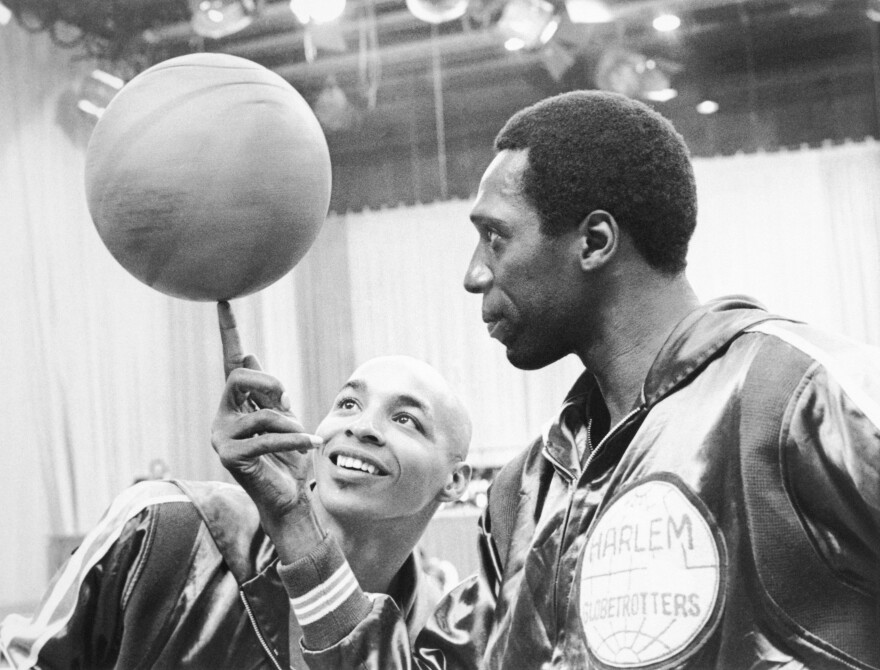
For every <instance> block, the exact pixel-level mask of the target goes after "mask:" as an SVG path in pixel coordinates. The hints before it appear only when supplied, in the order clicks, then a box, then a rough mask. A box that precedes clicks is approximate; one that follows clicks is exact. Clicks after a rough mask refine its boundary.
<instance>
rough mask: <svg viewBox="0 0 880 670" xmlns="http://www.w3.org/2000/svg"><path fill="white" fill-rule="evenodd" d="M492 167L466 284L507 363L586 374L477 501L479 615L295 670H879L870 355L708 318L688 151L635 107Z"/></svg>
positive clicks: (478, 209) (312, 636)
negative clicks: (481, 509)
mask: <svg viewBox="0 0 880 670" xmlns="http://www.w3.org/2000/svg"><path fill="white" fill-rule="evenodd" d="M496 149H497V150H498V154H497V156H496V157H495V159H494V160H493V162H492V164H491V165H490V166H489V167H488V169H487V170H486V173H485V174H484V176H483V179H482V182H481V184H480V188H479V191H478V194H477V198H476V202H475V204H474V207H473V211H472V213H471V219H472V221H473V224H474V226H475V227H476V229H477V232H478V233H479V241H478V243H477V247H476V250H475V252H474V255H473V258H472V259H471V263H470V266H469V268H468V270H467V273H466V276H465V288H466V289H467V290H469V291H471V292H473V293H477V294H480V295H482V300H483V319H484V321H486V323H487V325H488V327H489V333H490V335H491V336H492V337H493V338H495V339H497V340H498V341H499V342H500V343H501V344H502V345H504V347H505V348H506V350H507V357H508V359H509V360H510V362H511V363H512V364H513V365H515V366H517V367H519V368H523V369H536V368H541V367H543V366H545V365H548V364H550V363H552V362H554V361H556V360H558V359H560V358H562V357H563V356H565V355H567V354H570V353H574V354H576V355H577V356H578V357H579V358H580V359H581V361H582V362H583V364H584V367H585V368H586V370H585V372H584V374H583V375H582V376H581V377H580V378H579V379H578V380H577V381H576V382H575V384H574V386H573V387H572V389H571V391H570V392H569V394H568V396H567V397H566V399H565V400H564V402H563V404H562V407H561V409H560V412H559V414H558V415H557V416H556V417H555V419H554V421H552V423H551V424H550V425H549V428H548V429H547V430H546V431H545V433H544V434H543V435H542V436H540V438H538V439H537V440H535V442H533V443H532V445H531V446H530V447H529V448H528V449H526V450H525V451H523V452H522V453H521V454H520V455H518V456H517V457H516V458H514V459H513V461H512V462H510V463H509V464H508V465H507V466H506V467H505V468H504V469H503V470H502V471H501V473H500V474H499V476H498V477H497V478H496V480H495V482H494V484H493V487H492V491H491V494H490V502H489V508H488V510H487V513H486V515H485V517H484V519H483V522H482V528H483V533H484V535H483V538H484V541H483V546H484V547H485V551H484V558H485V561H484V562H485V564H486V566H487V567H488V569H487V576H488V579H489V582H490V585H491V587H492V592H493V595H494V600H493V601H490V602H488V603H487V601H486V600H485V599H484V598H483V593H482V591H481V590H480V589H479V587H478V584H476V583H474V582H472V581H471V582H467V583H465V584H463V585H462V586H461V587H460V588H459V589H457V590H455V591H454V592H453V593H452V594H450V596H449V598H448V599H447V600H446V601H445V602H444V603H443V604H442V605H441V607H440V608H439V609H438V616H437V617H435V621H434V622H433V623H432V625H430V626H429V627H428V628H427V629H426V630H425V631H423V633H422V634H421V635H420V637H419V639H417V641H416V644H415V653H414V655H413V656H412V657H410V656H409V655H408V647H407V644H406V641H405V635H404V630H403V626H402V623H401V622H400V620H399V618H398V617H396V616H395V614H394V613H393V611H391V609H390V608H389V607H388V606H387V604H385V603H382V602H378V601H377V602H374V603H372V607H371V610H370V612H369V613H367V614H362V613H361V612H362V611H363V608H362V609H361V610H360V611H359V612H358V614H357V615H356V616H355V617H353V618H358V619H359V622H358V623H357V624H355V625H351V623H350V622H351V620H352V617H349V616H348V615H347V613H346V612H347V611H348V610H347V609H346V608H345V607H344V608H342V610H340V611H337V612H335V613H334V615H333V616H332V617H331V616H326V617H319V618H317V619H311V620H309V621H308V622H307V623H304V625H303V632H304V637H303V646H304V648H306V649H307V650H308V651H307V660H308V661H309V663H310V667H312V668H328V669H329V668H347V667H358V668H363V667H375V668H392V667H408V666H409V665H410V664H415V665H418V666H419V667H425V668H428V667H430V668H452V667H477V666H478V665H479V666H481V667H486V668H507V669H510V670H520V669H524V668H528V669H532V668H534V669H537V668H651V669H652V670H653V669H656V668H672V667H675V668H692V669H700V670H702V669H705V668H717V669H731V670H733V669H742V668H783V667H784V668H792V669H794V668H803V667H809V668H878V667H880V636H878V635H877V631H878V630H880V570H878V566H880V353H878V352H877V351H876V350H870V349H868V348H866V347H862V346H859V345H857V344H855V343H853V342H850V341H848V340H845V339H843V338H840V337H837V336H833V335H829V334H826V333H821V332H818V331H816V330H815V329H812V328H810V327H808V326H805V325H803V324H799V323H795V322H792V321H790V320H787V319H784V318H782V317H778V316H774V315H772V314H769V313H767V312H766V311H765V310H764V309H763V308H762V307H761V306H760V305H759V304H758V303H757V302H755V301H753V300H750V299H748V298H744V297H733V298H727V299H721V300H716V301H713V302H710V303H708V304H705V305H700V304H699V302H698V300H697V298H696V296H695V294H694V292H693V290H692V289H691V287H690V284H689V283H688V280H687V278H686V276H685V267H686V256H687V247H688V242H689V239H690V237H691V234H692V232H693V230H694V226H695V223H696V191H695V184H694V177H693V171H692V167H691V163H690V159H689V156H688V151H687V148H686V147H685V144H684V142H683V140H682V139H681V137H680V136H679V135H678V134H677V133H676V132H675V130H674V129H673V128H672V126H671V125H670V124H669V123H668V122H667V121H666V120H665V119H663V118H662V117H661V116H660V115H659V114H657V113H655V112H654V111H652V110H650V109H649V108H648V107H646V106H644V105H642V104H640V103H637V102H635V101H632V100H629V99H627V98H624V97H622V96H618V95H613V94H608V93H601V92H574V93H568V94H564V95H561V96H557V97H554V98H550V99H547V100H545V101H542V102H540V103H538V104H536V105H534V106H532V107H530V108H527V109H525V110H523V111H521V112H519V113H518V114H516V115H515V116H513V117H512V118H511V119H510V121H509V122H508V123H507V124H506V125H505V127H504V128H503V129H502V130H501V132H500V134H499V135H498V137H497V139H496ZM768 225H772V222H768ZM755 243H756V244H758V243H760V241H759V240H756V242H755ZM732 261H733V262H736V259H732ZM744 269H745V265H744ZM246 488H248V489H249V491H251V494H252V495H253V496H254V498H255V500H257V504H258V506H259V507H261V508H263V509H264V510H265V513H266V514H267V515H269V516H273V517H274V518H275V523H274V526H273V528H274V531H273V532H278V533H283V528H284V526H285V519H292V518H293V516H294V515H293V514H292V510H291V509H286V510H285V509H281V508H278V507H275V508H274V510H273V509H272V507H273V505H272V501H271V500H269V499H261V497H260V494H259V491H258V490H256V489H255V488H253V487H246ZM297 514H298V515H299V516H298V518H299V519H302V518H303V516H302V509H298V511H297ZM290 525H291V527H293V526H294V524H293V523H291V524H290ZM298 533H299V534H300V535H303V532H302V531H301V530H298ZM305 551H306V549H305V547H303V546H300V547H299V551H298V552H293V553H292V554H289V555H282V556H281V560H282V562H283V563H284V565H283V566H282V568H280V572H281V574H282V577H283V579H284V582H285V585H286V586H287V588H288V591H289V592H290V593H291V595H292V596H293V600H292V602H293V609H294V611H295V612H296V613H299V611H300V609H299V606H298V603H299V602H302V599H303V598H307V597H310V594H313V593H317V592H320V590H321V589H322V588H324V585H325V584H326V580H327V576H326V575H325V574H322V573H320V572H317V573H316V572H315V571H309V569H308V566H309V565H314V564H315V561H316V557H320V560H322V561H328V560H329V558H328V557H330V556H334V555H338V551H337V550H336V549H335V548H334V547H333V545H332V543H329V542H323V543H318V542H316V544H315V548H314V549H313V550H311V552H310V554H309V556H308V558H304V556H305V553H304V552H305Z"/></svg>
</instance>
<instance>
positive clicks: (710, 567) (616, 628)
mask: <svg viewBox="0 0 880 670" xmlns="http://www.w3.org/2000/svg"><path fill="white" fill-rule="evenodd" d="M697 505H698V503H696V502H695V500H694V501H692V500H691V499H690V498H689V497H688V496H687V495H686V494H685V493H684V492H683V491H682V490H681V488H679V486H677V485H676V484H675V483H673V482H672V481H670V478H668V477H667V478H664V479H651V480H648V481H645V482H644V483H641V484H638V485H637V486H635V487H633V488H631V489H629V490H628V491H627V492H625V493H624V494H623V495H621V496H620V497H619V498H618V499H617V500H616V501H614V502H612V504H611V506H610V507H608V508H607V510H606V511H605V512H604V514H602V516H601V517H600V518H599V520H598V522H597V523H596V525H595V526H594V528H593V530H592V531H591V533H590V536H589V538H588V539H587V542H586V545H585V546H584V549H583V554H582V556H581V561H582V566H581V577H580V616H581V623H582V624H583V628H584V634H585V636H586V640H587V646H588V647H589V649H590V652H591V653H592V655H593V656H594V657H595V658H596V659H597V660H598V661H599V662H600V663H602V664H604V665H606V666H610V667H613V668H638V667H643V666H647V665H651V664H654V663H658V662H661V661H665V660H667V659H671V658H673V657H675V656H677V655H679V654H682V653H684V652H685V651H687V650H689V648H691V645H692V643H694V641H695V640H696V639H697V638H698V637H700V633H701V632H703V630H704V629H705V628H706V627H707V625H708V624H709V623H710V622H711V621H712V620H713V614H714V612H715V608H716V603H717V602H718V599H719V592H720V587H721V579H722V564H723V562H724V559H723V556H724V548H723V544H722V545H721V546H720V547H719V543H723V539H722V538H721V536H720V535H719V536H718V539H717V541H716V536H715V534H714V533H713V530H712V528H711V526H710V525H709V522H708V521H707V519H706V516H705V515H707V514H708V511H706V512H705V513H704V512H702V511H701V510H700V509H698V507H697Z"/></svg>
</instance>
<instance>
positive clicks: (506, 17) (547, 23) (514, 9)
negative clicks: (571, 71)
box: [498, 0, 559, 51]
mask: <svg viewBox="0 0 880 670" xmlns="http://www.w3.org/2000/svg"><path fill="white" fill-rule="evenodd" d="M557 28H559V17H558V16H556V12H555V8H554V6H553V5H552V4H551V3H549V2H547V1H546V0H509V2H508V3H507V4H506V5H504V10H503V11H502V12H501V18H500V19H499V20H498V30H499V32H500V33H501V34H502V35H503V36H504V38H505V41H504V47H505V48H506V49H507V50H509V51H517V50H519V49H534V48H536V47H539V46H541V45H543V44H546V43H547V42H549V41H550V40H551V39H552V37H553V35H554V34H556V29H557Z"/></svg>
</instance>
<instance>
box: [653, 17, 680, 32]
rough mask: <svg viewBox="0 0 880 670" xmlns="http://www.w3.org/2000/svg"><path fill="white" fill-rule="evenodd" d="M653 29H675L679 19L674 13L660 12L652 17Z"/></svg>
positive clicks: (660, 30)
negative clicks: (655, 16) (654, 17)
mask: <svg viewBox="0 0 880 670" xmlns="http://www.w3.org/2000/svg"><path fill="white" fill-rule="evenodd" d="M653 25H654V30H656V31H658V32H661V33H668V32H670V31H672V30H676V29H677V28H678V27H679V26H680V25H681V19H680V18H678V17H677V16H676V15H675V14H661V15H660V16H658V17H657V18H656V19H654V23H653Z"/></svg>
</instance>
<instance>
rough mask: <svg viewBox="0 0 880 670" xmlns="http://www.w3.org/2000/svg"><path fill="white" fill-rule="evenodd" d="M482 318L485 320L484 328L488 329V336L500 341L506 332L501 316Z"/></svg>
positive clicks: (504, 322)
mask: <svg viewBox="0 0 880 670" xmlns="http://www.w3.org/2000/svg"><path fill="white" fill-rule="evenodd" d="M483 320H484V321H485V322H486V328H488V330H489V337H492V338H495V339H496V340H498V341H499V342H500V341H501V340H502V338H503V336H504V334H505V333H506V332H507V327H506V321H505V320H504V319H503V318H502V317H497V318H491V319H483Z"/></svg>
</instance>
